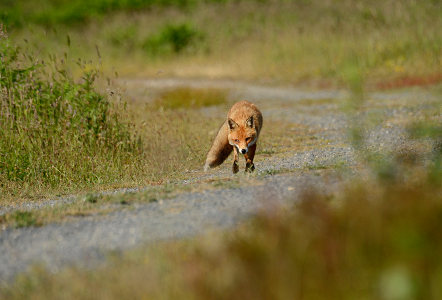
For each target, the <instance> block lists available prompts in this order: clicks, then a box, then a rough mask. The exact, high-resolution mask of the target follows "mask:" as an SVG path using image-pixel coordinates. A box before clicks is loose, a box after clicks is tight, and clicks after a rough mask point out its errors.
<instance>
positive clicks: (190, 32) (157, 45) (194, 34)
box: [142, 23, 204, 55]
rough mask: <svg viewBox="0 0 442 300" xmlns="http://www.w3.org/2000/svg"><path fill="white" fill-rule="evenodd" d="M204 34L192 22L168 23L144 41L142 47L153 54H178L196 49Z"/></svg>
mask: <svg viewBox="0 0 442 300" xmlns="http://www.w3.org/2000/svg"><path fill="white" fill-rule="evenodd" d="M203 37H204V35H203V34H202V33H201V32H200V31H198V30H197V29H196V28H194V26H192V25H190V24H185V23H184V24H178V25H171V24H168V25H166V26H164V27H163V28H162V29H160V31H159V32H158V33H157V34H155V35H152V36H149V37H148V38H146V39H145V40H144V42H142V48H143V49H144V50H145V51H146V52H147V53H149V54H151V55H164V54H170V53H174V54H178V53H181V52H183V51H184V50H192V49H195V47H196V46H197V44H198V42H200V41H202V40H203Z"/></svg>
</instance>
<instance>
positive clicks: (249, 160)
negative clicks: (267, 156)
mask: <svg viewBox="0 0 442 300" xmlns="http://www.w3.org/2000/svg"><path fill="white" fill-rule="evenodd" d="M255 151H256V144H254V145H252V146H250V147H249V150H248V151H247V153H246V154H244V158H245V159H246V172H249V173H252V172H253V171H254V170H255V165H254V164H253V158H254V157H255Z"/></svg>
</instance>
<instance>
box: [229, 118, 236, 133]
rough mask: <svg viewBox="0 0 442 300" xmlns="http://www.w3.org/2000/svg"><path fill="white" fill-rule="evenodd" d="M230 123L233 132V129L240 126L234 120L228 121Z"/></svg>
mask: <svg viewBox="0 0 442 300" xmlns="http://www.w3.org/2000/svg"><path fill="white" fill-rule="evenodd" d="M228 123H229V128H230V130H233V129H235V128H236V127H238V124H236V122H235V121H233V120H232V119H230V118H229V119H228Z"/></svg>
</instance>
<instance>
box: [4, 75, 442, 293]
mask: <svg viewBox="0 0 442 300" xmlns="http://www.w3.org/2000/svg"><path fill="white" fill-rule="evenodd" d="M126 84H127V87H128V89H131V90H133V91H134V92H133V93H134V95H135V96H137V95H138V96H139V97H141V98H142V97H147V98H148V97H149V95H148V91H155V90H157V89H162V88H168V87H174V86H195V87H217V88H226V89H229V90H230V92H231V96H232V97H234V98H235V99H236V98H243V99H248V100H250V101H253V102H255V103H256V104H257V105H258V106H259V107H260V109H261V111H262V112H263V114H264V118H265V119H282V120H285V121H288V122H293V123H297V124H302V125H305V126H308V127H309V128H311V129H312V130H314V132H317V133H315V136H316V138H317V139H320V140H322V141H323V142H324V143H323V144H324V145H325V146H323V147H320V148H318V149H312V150H308V151H303V152H294V151H293V152H287V153H285V154H284V155H275V156H274V157H273V156H272V157H270V158H265V159H257V162H256V166H257V170H258V172H257V173H258V175H261V176H257V177H256V178H257V179H256V182H257V184H256V185H253V186H251V185H241V186H240V187H238V188H219V189H217V190H210V191H202V192H197V193H195V192H194V193H184V194H180V195H179V196H177V197H175V198H173V199H169V200H164V201H163V200H160V201H158V202H155V203H149V204H136V205H132V206H131V207H130V208H122V209H121V210H117V211H114V212H112V213H109V214H107V215H105V216H88V217H82V218H77V219H75V220H71V221H69V222H64V223H61V224H50V225H47V226H43V227H30V228H21V229H11V228H9V229H5V230H3V231H1V232H0V253H1V254H0V266H1V268H0V282H3V283H5V284H6V283H7V282H9V281H10V280H11V279H12V278H13V277H14V276H15V275H16V274H18V273H19V272H23V271H25V270H26V269H27V267H29V266H30V265H31V264H33V263H44V264H46V265H47V267H48V268H49V269H50V270H53V271H56V270H58V269H59V268H61V267H63V266H65V265H67V264H76V265H80V266H91V265H94V264H95V263H97V262H100V261H103V259H104V257H105V256H106V253H107V252H108V251H114V250H117V251H119V250H124V249H127V248H130V247H133V246H136V245H139V244H141V243H149V242H154V241H158V240H163V239H176V238H182V237H188V236H193V235H196V234H200V233H202V232H207V231H209V230H210V229H219V228H229V227H232V226H235V224H237V223H238V222H240V221H242V220H244V219H246V218H247V217H249V216H250V215H252V214H254V213H256V212H257V211H258V210H260V209H267V208H268V206H269V205H270V206H271V205H275V204H277V203H278V204H280V203H285V202H284V201H286V200H287V199H291V201H296V199H298V198H299V194H300V193H302V191H303V189H305V188H306V187H308V186H315V188H317V189H318V190H319V191H323V192H324V193H329V192H331V191H332V190H334V189H335V188H337V187H338V186H339V184H340V182H341V180H339V179H338V178H340V177H339V176H338V175H337V174H335V175H327V176H322V175H321V174H323V173H321V172H318V171H317V168H318V166H319V167H320V168H325V167H326V166H331V167H332V168H333V166H335V165H345V166H352V165H354V164H355V163H356V161H355V153H354V151H353V149H352V148H351V147H350V144H349V142H348V141H347V138H346V136H347V122H346V117H345V115H344V114H343V113H342V112H341V110H340V105H341V104H340V103H341V102H342V99H344V98H345V97H348V95H347V94H346V93H345V92H344V91H299V90H296V89H293V88H274V87H264V86H258V85H250V84H245V83H238V82H233V81H210V80H175V79H166V80H128V81H127V83H126ZM137 93H138V94H137ZM146 95H147V96H146ZM369 99H370V101H369V102H370V108H369V111H371V112H373V111H376V110H379V111H380V113H381V114H382V116H383V117H384V118H385V119H386V120H389V121H388V122H383V123H381V124H378V125H377V126H374V127H373V128H372V130H370V131H369V132H367V137H368V146H369V147H372V148H373V149H376V150H377V151H380V152H383V151H390V150H391V149H396V148H398V147H399V148H401V147H403V146H404V145H409V144H410V141H409V140H407V136H406V131H405V130H404V128H403V123H401V122H399V121H397V120H402V118H405V117H407V118H409V117H410V116H412V117H419V115H420V114H423V113H424V112H425V110H428V109H432V108H431V105H429V103H430V104H431V103H432V102H434V101H436V100H437V99H436V100H435V99H434V97H432V96H431V95H430V94H429V93H428V94H427V93H425V92H423V91H422V90H416V91H407V92H395V93H374V94H372V95H370V96H369ZM306 100H308V101H306ZM209 110H210V109H209ZM207 113H211V112H210V111H208V112H207ZM228 164H229V163H228ZM280 170H281V171H282V170H295V172H291V173H287V174H285V175H270V174H275V173H277V172H278V171H280ZM325 173H327V174H330V172H325ZM331 173H332V174H333V172H331ZM266 174H267V175H266ZM318 175H319V176H318ZM226 176H231V175H230V166H224V167H222V168H220V169H215V170H213V171H211V172H210V173H208V174H205V175H202V176H198V177H196V178H195V177H193V176H190V175H189V179H187V180H184V181H183V183H188V184H191V183H193V182H196V181H201V180H204V179H208V178H222V177H226ZM136 190H137V189H132V190H130V191H136ZM127 191H129V190H118V191H111V192H109V193H122V192H127ZM76 199H78V197H75V196H72V197H65V198H60V199H54V200H50V201H46V202H42V203H38V204H35V203H31V202H30V203H23V204H21V205H20V206H9V207H0V215H1V214H4V213H6V212H10V211H13V210H16V209H39V208H41V207H44V206H56V205H63V203H67V202H72V201H77V200H76ZM269 199H270V200H269Z"/></svg>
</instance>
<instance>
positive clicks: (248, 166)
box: [246, 163, 255, 173]
mask: <svg viewBox="0 0 442 300" xmlns="http://www.w3.org/2000/svg"><path fill="white" fill-rule="evenodd" d="M253 171H255V165H254V164H253V163H246V172H248V173H252V172H253Z"/></svg>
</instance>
